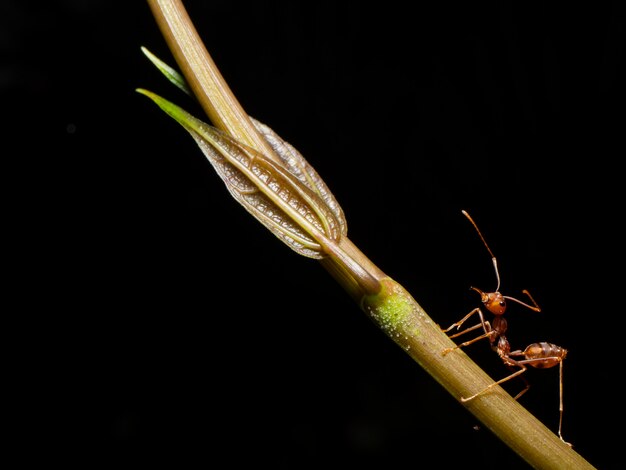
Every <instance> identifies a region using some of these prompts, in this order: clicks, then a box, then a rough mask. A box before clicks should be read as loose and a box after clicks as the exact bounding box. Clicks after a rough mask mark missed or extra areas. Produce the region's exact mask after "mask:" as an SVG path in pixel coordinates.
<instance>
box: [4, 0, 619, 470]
mask: <svg viewBox="0 0 626 470" xmlns="http://www.w3.org/2000/svg"><path fill="white" fill-rule="evenodd" d="M185 3H186V5H187V8H188V11H189V13H190V15H191V17H192V18H193V20H194V21H195V24H196V27H197V28H198V30H199V32H200V35H201V37H202V38H203V40H204V41H205V44H206V46H207V48H208V49H209V51H210V53H211V54H212V56H213V58H214V60H215V61H216V63H217V65H218V67H219V68H220V70H221V72H222V74H223V75H224V76H225V78H226V80H227V81H228V83H229V84H230V86H231V89H232V90H233V92H234V93H235V94H236V96H237V97H238V99H239V100H240V102H241V104H242V105H243V106H244V108H245V109H246V110H247V112H248V113H249V114H251V115H253V116H255V117H256V118H258V119H259V120H261V121H263V122H265V123H266V124H268V125H270V126H271V127H272V128H273V129H274V130H275V131H276V132H278V133H279V134H280V135H281V136H282V137H283V138H285V139H286V140H287V141H289V142H290V143H292V144H293V145H294V146H295V147H297V148H298V149H299V150H300V151H301V152H302V153H303V154H304V156H305V157H306V158H307V159H308V160H309V162H310V163H311V164H312V165H314V166H315V167H316V169H317V170H318V172H319V173H320V174H321V176H322V177H323V178H324V179H325V181H326V182H327V184H328V185H329V187H330V188H331V190H332V191H333V193H334V194H335V196H336V197H337V199H338V200H339V202H340V203H341V204H342V207H343V209H344V211H345V213H346V215H347V218H348V226H349V235H350V238H351V239H352V240H353V241H354V243H355V244H356V245H357V246H359V247H360V248H361V249H362V251H363V252H364V253H366V254H367V255H368V256H369V257H370V258H371V259H372V260H373V261H374V262H375V263H376V264H378V265H379V266H380V267H381V268H382V269H383V270H384V271H385V272H387V273H388V274H389V275H390V276H392V277H393V278H395V279H396V280H398V281H399V282H400V283H401V284H403V285H404V286H405V287H406V288H407V289H408V290H409V291H410V292H411V293H412V294H413V295H414V297H415V298H416V299H417V301H418V302H419V303H420V304H421V305H422V306H423V307H424V308H425V309H426V311H427V312H428V313H429V314H430V316H431V317H432V318H433V319H434V320H435V321H436V322H438V323H440V324H441V325H446V326H447V325H449V324H450V323H452V322H453V321H455V320H457V319H459V318H460V317H461V316H463V315H465V313H467V312H469V311H470V310H471V309H472V308H474V307H475V306H477V305H478V297H477V295H476V294H475V293H474V292H471V291H469V289H468V288H469V286H471V285H475V286H478V287H481V288H483V289H485V290H491V289H494V288H495V283H496V281H495V276H494V272H493V268H492V265H491V261H490V259H489V254H488V253H487V251H486V250H485V248H484V246H483V245H482V244H481V242H480V239H479V238H478V236H477V234H476V233H475V232H474V231H473V229H472V227H471V225H470V224H469V223H468V221H467V220H466V219H465V218H464V217H463V216H462V215H461V212H460V211H461V209H466V210H468V211H470V213H471V214H472V215H473V216H474V218H475V219H476V221H477V222H478V224H479V225H480V227H481V229H482V231H483V233H484V235H485V237H486V238H487V240H488V241H489V244H490V246H491V248H492V249H493V251H494V252H495V255H496V256H497V258H498V261H499V263H500V266H501V272H500V274H501V277H502V291H504V293H505V294H509V295H513V296H519V295H520V292H521V290H522V289H525V288H526V289H529V290H530V291H531V292H532V293H533V295H534V297H535V298H536V300H537V301H538V302H539V303H540V305H541V306H542V308H543V311H542V313H540V314H536V313H533V312H530V311H528V310H525V309H523V308H521V307H511V311H510V312H509V316H508V317H509V321H510V326H509V329H510V330H509V334H508V337H509V339H510V340H511V342H512V345H513V347H514V348H523V347H524V346H525V345H527V344H529V343H532V342H536V341H550V342H553V343H556V344H559V345H561V346H563V347H566V348H567V349H568V350H569V351H570V352H569V356H568V358H567V359H566V361H565V379H564V395H565V415H564V422H563V432H564V436H565V437H566V439H568V440H570V441H571V442H573V443H574V445H575V447H576V449H577V451H578V452H580V453H581V454H582V455H583V456H584V457H585V458H587V459H588V460H589V461H590V462H591V463H592V464H594V465H596V466H597V467H598V468H602V469H609V468H617V462H621V460H622V459H621V453H619V450H620V449H619V447H618V439H617V437H618V434H619V433H618V432H617V431H614V429H616V428H618V429H619V426H620V425H621V418H619V416H618V411H619V410H621V409H622V408H623V404H622V401H623V397H622V395H623V393H622V391H621V387H620V386H619V381H620V380H621V375H622V368H621V367H620V358H621V354H620V353H621V351H620V350H618V344H621V343H622V342H623V341H622V328H621V323H622V322H621V311H622V309H623V307H622V305H623V300H624V299H623V295H622V294H623V288H622V283H621V282H618V281H620V279H622V278H623V274H622V271H621V270H622V262H623V258H622V256H621V255H622V236H621V226H622V224H623V221H622V214H623V212H622V207H621V205H620V196H621V193H622V186H623V178H622V175H621V172H622V170H621V164H622V162H621V160H622V157H623V155H624V139H623V135H624V134H623V128H624V123H625V120H624V111H623V110H624V105H625V104H626V100H625V93H624V89H625V87H624V78H625V76H624V33H625V27H626V23H625V21H626V18H625V17H624V13H625V11H624V5H622V4H621V3H620V2H601V3H599V4H594V6H589V5H588V4H587V5H581V6H580V7H576V6H573V5H571V4H565V6H562V5H561V4H560V2H559V4H558V5H539V3H532V4H530V5H527V4H523V5H522V4H507V3H501V2H500V3H498V4H497V5H495V6H494V5H491V4H485V5H474V4H467V5H464V6H461V7H458V6H453V5H448V4H442V3H440V2H432V3H437V6H423V4H422V3H419V4H418V5H417V6H415V5H413V6H411V7H410V8H409V6H408V4H405V3H402V2H385V3H383V4H375V3H373V4H371V6H367V5H366V4H361V3H360V2H354V1H351V2H343V3H341V4H340V5H338V4H335V3H334V2H325V1H323V2H315V4H314V5H309V4H308V3H305V2H288V1H273V2H226V1H212V2H209V1H191V0H189V1H187V2H185ZM550 3H552V2H550ZM405 5H407V6H405ZM140 46H146V47H148V48H149V49H150V50H152V51H153V52H154V53H156V54H157V55H158V56H159V57H161V58H162V59H164V60H165V61H166V62H169V63H171V64H172V65H174V62H173V60H172V58H171V55H170V53H169V51H168V49H167V46H166V45H165V42H164V40H163V39H162V37H161V35H160V32H159V30H158V28H157V26H156V24H155V22H154V19H153V17H152V15H151V13H150V10H149V8H148V6H147V4H146V3H145V2H108V1H102V0H101V1H89V2H82V1H69V0H65V1H57V2H28V1H27V2H17V1H13V2H6V1H5V2H2V4H1V6H0V48H1V54H2V61H1V63H0V90H1V100H2V101H1V102H2V105H3V106H2V109H3V113H2V120H3V122H2V142H3V146H2V165H3V170H4V171H3V175H2V176H3V178H2V179H3V180H6V181H5V182H6V183H7V184H5V187H6V188H8V192H7V195H6V197H5V208H6V209H7V213H8V215H10V217H9V218H6V219H5V221H6V225H5V231H6V233H7V234H8V235H9V237H8V238H9V241H7V242H5V243H6V245H5V249H6V253H7V259H10V260H11V261H13V260H14V262H13V263H7V264H5V267H6V268H7V269H6V275H7V277H8V278H9V282H7V283H6V284H5V287H6V291H5V292H6V294H8V295H7V296H6V299H7V300H9V302H7V303H6V304H5V305H6V306H5V314H4V315H3V318H4V320H5V321H4V322H3V324H4V327H3V335H2V336H3V338H4V340H3V342H4V345H5V348H3V349H4V352H5V353H4V357H3V361H2V364H3V369H4V370H5V371H6V373H5V374H4V381H3V382H4V383H3V389H5V391H6V390H8V391H11V392H12V393H11V394H10V395H11V397H12V398H11V399H9V400H5V411H6V412H7V414H9V413H10V415H11V416H15V419H14V420H10V421H7V426H8V427H9V431H10V433H11V434H12V436H13V438H12V441H11V442H10V443H9V444H10V447H11V448H13V449H15V450H16V451H17V452H18V454H19V456H20V458H21V459H22V460H23V461H25V462H30V461H34V460H38V459H43V460H44V461H46V462H47V463H59V464H63V465H64V466H65V468H70V467H71V468H78V467H80V468H94V467H96V466H98V465H100V464H102V465H103V466H106V467H108V468H111V467H115V468H131V467H132V468H137V467H148V466H153V465H156V464H166V465H168V466H170V467H176V468H181V467H186V466H189V465H190V464H191V462H194V466H202V467H226V468H230V467H233V466H236V465H237V464H248V465H257V464H258V465H262V466H270V467H271V468H289V469H292V468H293V469H302V468H320V467H329V466H335V465H336V466H343V467H348V468H363V469H365V468H375V467H380V466H381V465H385V468H405V467H403V466H405V465H411V466H418V467H419V466H422V465H421V464H420V462H421V459H422V458H426V459H428V460H429V461H430V460H432V459H437V460H440V461H439V463H438V464H437V465H436V466H437V468H477V467H480V468H484V469H490V468H493V469H495V468H509V469H512V468H526V464H525V463H524V462H522V461H521V460H520V459H519V458H518V457H517V456H516V455H515V454H513V453H512V452H511V451H510V450H509V449H508V448H506V447H505V446H504V445H503V444H501V443H500V441H498V440H497V439H495V438H494V437H493V436H492V435H491V434H490V432H489V431H488V430H486V429H482V428H480V426H478V423H476V421H475V420H474V418H473V417H472V416H471V415H470V414H469V413H468V412H467V411H466V410H465V409H464V408H463V407H462V406H461V405H460V404H458V403H456V402H455V401H454V400H453V399H452V398H451V397H450V396H449V395H448V394H447V393H446V392H445V391H444V390H443V389H442V388H441V387H440V386H439V385H438V384H437V383H435V382H434V380H432V378H431V377H430V376H428V375H427V374H426V373H425V372H424V371H422V369H420V367H419V366H418V365H417V364H416V363H415V362H413V361H412V360H411V359H410V358H409V357H408V356H407V355H405V354H404V353H403V352H402V351H401V350H400V349H399V348H398V347H397V346H396V345H395V344H394V343H393V342H392V341H390V340H389V339H388V338H387V337H385V336H384V335H383V333H381V332H380V331H379V330H378V329H377V328H376V327H375V326H374V325H373V324H371V323H370V321H369V320H368V319H367V318H366V316H365V315H364V314H363V313H362V312H361V311H360V310H359V308H358V306H356V305H355V304H354V303H353V302H352V301H351V300H350V298H349V297H348V296H347V295H346V294H345V292H344V291H343V290H342V289H341V288H340V287H339V286H338V285H337V284H336V283H335V282H334V281H333V279H332V278H331V277H330V276H329V275H328V274H327V272H326V271H325V270H324V269H323V268H322V267H321V266H320V265H319V264H318V263H317V262H315V261H313V260H310V259H306V258H302V257H299V256H297V255H295V254H294V253H293V252H292V251H291V250H290V249H289V248H287V247H286V246H285V245H283V244H282V243H281V242H280V241H279V240H278V239H277V238H275V237H273V236H272V235H271V234H269V232H267V231H266V230H265V229H264V228H263V227H262V226H261V225H260V224H258V223H257V222H256V221H255V220H253V219H252V218H251V217H250V216H249V215H248V214H247V212H245V211H244V210H243V209H242V208H241V207H239V206H238V204H237V203H236V202H235V201H234V200H232V199H231V198H230V197H229V195H228V193H227V191H225V189H224V186H223V184H222V183H221V181H220V180H219V179H218V177H217V176H216V175H215V174H214V173H213V171H212V168H211V167H210V166H209V164H208V163H207V162H206V160H205V159H204V157H203V156H202V154H201V153H200V151H199V150H198V149H197V148H196V146H195V144H194V143H193V141H192V140H191V139H190V138H189V137H188V135H187V134H186V133H185V132H184V131H183V130H182V128H180V127H179V126H178V125H177V124H175V123H174V122H173V121H172V120H170V119H169V118H168V117H167V116H165V115H164V114H163V113H161V112H160V111H159V110H158V109H157V108H156V107H155V106H154V105H153V104H152V103H151V102H150V101H149V100H147V99H146V98H145V97H143V96H141V95H139V94H137V93H136V92H135V91H134V90H135V88H137V87H144V88H148V89H151V90H153V91H155V92H157V93H159V94H161V95H163V96H165V97H167V98H169V99H171V100H172V101H174V102H177V103H179V104H180V105H182V106H183V107H185V108H187V109H188V110H190V111H191V112H193V113H195V114H196V115H200V111H199V110H198V108H197V106H196V105H195V104H194V103H193V102H192V101H191V100H190V99H188V98H187V97H185V96H184V95H183V94H182V93H180V92H179V91H178V90H177V89H175V88H174V87H172V86H171V85H170V84H169V83H168V82H167V81H166V80H165V79H164V78H162V76H161V75H160V74H159V72H158V71H157V70H156V69H155V68H154V67H153V66H152V65H151V64H150V63H149V62H148V60H147V59H146V58H145V57H144V56H143V55H142V53H141V51H140ZM468 353H469V354H470V355H471V356H472V357H474V358H475V359H476V361H477V362H478V363H479V364H481V365H482V366H484V367H485V369H486V370H487V371H488V372H489V373H490V374H492V376H493V377H494V378H499V377H503V376H504V374H506V373H507V371H506V369H505V368H504V366H503V365H502V364H501V362H500V361H499V360H498V358H497V356H496V355H495V354H494V353H493V352H491V351H490V350H489V348H488V346H487V344H481V343H477V344H475V345H473V346H472V347H471V348H468ZM527 377H528V380H529V381H530V383H531V385H532V386H531V389H530V391H529V392H528V393H527V394H526V395H525V396H524V397H523V398H522V399H521V401H522V403H523V404H524V405H525V406H526V407H527V408H528V409H529V410H530V411H531V412H533V413H534V414H536V415H537V416H538V417H539V418H540V419H541V420H542V421H543V422H544V423H546V425H547V426H549V427H550V428H551V429H554V430H556V427H557V424H558V370H557V369H549V370H543V371H541V370H531V371H529V372H528V373H527ZM520 385H521V383H510V390H511V392H512V393H513V392H515V391H516V390H517V388H516V387H519V386H520ZM223 462H227V464H224V463H223Z"/></svg>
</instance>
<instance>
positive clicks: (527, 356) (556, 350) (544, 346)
mask: <svg viewBox="0 0 626 470" xmlns="http://www.w3.org/2000/svg"><path fill="white" fill-rule="evenodd" d="M461 212H462V213H463V215H464V216H465V217H467V218H468V220H469V221H470V222H471V223H472V225H473V226H474V228H475V229H476V232H478V235H479V236H480V239H481V240H482V242H483V244H484V245H485V247H486V248H487V251H488V252H489V254H490V255H491V260H492V262H493V267H494V269H495V271H496V279H497V281H498V284H497V286H496V290H495V291H494V292H483V291H482V290H480V289H478V288H476V287H470V289H471V290H475V291H476V292H478V294H480V299H481V301H482V303H483V305H484V306H485V308H486V309H487V310H489V311H490V312H491V313H493V315H494V318H493V320H492V324H491V323H489V321H487V320H485V319H484V317H483V312H482V310H481V309H480V308H478V307H477V308H475V309H473V310H472V311H471V312H470V313H468V314H467V315H466V316H465V317H463V318H462V319H461V320H459V321H458V322H456V323H453V324H452V325H450V327H449V328H447V329H445V330H443V331H444V332H445V333H448V332H449V331H450V330H453V329H455V328H456V329H457V330H459V329H460V328H461V326H462V325H463V324H464V323H465V322H466V321H467V320H468V319H470V318H471V317H472V316H473V315H475V314H478V317H479V318H480V323H478V324H476V325H474V326H471V327H469V328H466V329H465V330H462V331H459V332H457V333H455V334H453V335H450V338H456V337H458V336H461V335H463V334H465V333H469V332H470V331H474V330H476V329H478V328H481V327H482V329H483V334H481V335H479V336H477V337H476V338H474V339H471V340H469V341H465V342H464V343H461V344H458V345H457V346H455V347H453V348H446V349H444V350H443V354H444V355H446V354H448V353H449V352H451V351H453V350H455V349H458V348H462V347H465V346H468V345H470V344H472V343H475V342H476V341H479V340H481V339H484V338H489V342H490V345H491V348H492V349H493V350H494V351H495V352H496V353H497V354H498V356H499V357H500V359H502V362H504V364H505V365H506V366H507V367H509V368H510V369H511V370H513V368H515V367H519V370H517V371H515V372H513V373H512V374H511V375H508V376H507V377H505V378H503V379H500V380H498V381H497V382H494V383H492V384H491V385H489V386H487V387H486V388H484V389H483V390H481V391H479V392H477V393H475V394H474V395H472V396H470V397H467V398H461V401H462V402H467V401H470V400H473V399H474V398H476V397H477V396H479V395H482V394H483V393H485V392H487V391H488V390H490V389H491V388H492V387H495V386H496V385H500V384H502V383H504V382H506V381H508V380H511V379H512V378H514V377H517V376H520V375H521V374H522V373H524V372H525V371H526V369H527V367H526V366H532V367H536V368H538V369H548V368H550V367H554V366H556V365H557V364H558V365H559V378H560V384H559V398H560V403H559V437H560V438H561V440H562V441H563V442H565V443H566V444H568V445H570V446H571V444H570V443H568V442H566V441H565V440H564V439H563V436H562V435H561V425H562V422H563V360H564V359H565V357H566V356H567V350H566V349H565V348H562V347H561V346H557V345H556V344H552V343H547V342H540V343H533V344H531V345H529V346H528V347H527V348H526V349H524V350H523V351H522V350H516V351H511V346H510V344H509V341H508V339H507V338H506V336H505V333H506V330H507V321H506V319H505V318H504V312H506V307H507V304H506V301H507V300H512V301H514V302H517V303H518V304H521V305H523V306H524V307H527V308H529V309H530V310H533V311H535V312H540V311H541V309H540V308H539V305H537V302H535V299H533V298H532V296H531V295H530V292H528V291H527V290H526V289H524V290H523V291H522V292H523V293H524V294H526V295H527V296H528V298H529V299H530V300H531V302H532V303H533V305H529V304H527V303H525V302H522V301H521V300H518V299H516V298H514V297H509V296H506V295H502V294H501V293H500V274H499V272H498V262H497V261H496V257H495V256H494V254H493V252H492V251H491V249H490V248H489V245H487V242H486V241H485V238H484V237H483V235H482V233H481V232H480V230H479V229H478V226H477V225H476V223H475V222H474V220H473V219H472V218H471V217H470V215H469V214H468V213H467V212H466V211H464V210H463V211H461ZM518 357H523V358H524V359H514V358H518ZM520 378H521V379H523V380H524V382H525V384H526V387H525V388H524V389H523V390H522V391H521V392H519V393H518V394H517V395H516V396H515V400H517V399H518V398H519V397H521V396H522V395H523V394H524V393H525V392H526V391H527V390H528V389H529V388H530V384H529V383H528V381H527V380H526V379H525V378H524V377H523V376H522V377H520Z"/></svg>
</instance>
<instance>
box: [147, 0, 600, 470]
mask: <svg viewBox="0 0 626 470" xmlns="http://www.w3.org/2000/svg"><path fill="white" fill-rule="evenodd" d="M147 1H148V4H149V5H150V8H151V10H152V12H153V14H154V16H155V18H156V20H157V23H158V24H159V27H160V28H161V31H162V33H163V36H164V37H165V39H166V41H167V43H168V45H169V47H170V49H171V51H172V53H173V55H174V57H175V58H176V61H177V62H178V65H179V66H180V67H181V69H182V72H183V74H184V75H185V78H186V79H187V81H188V82H189V84H190V86H191V88H192V90H193V92H194V94H195V95H196V98H197V99H198V100H199V101H200V103H201V104H202V106H203V108H204V110H205V111H206V113H207V115H208V116H209V119H210V120H211V121H212V123H213V124H214V125H215V126H216V127H218V128H220V129H222V130H225V131H227V132H228V133H230V134H231V135H232V136H233V137H235V138H236V139H237V140H239V141H241V142H243V143H246V144H248V145H250V146H251V147H253V148H255V149H257V150H259V151H260V152H262V153H264V154H265V155H268V156H273V155H274V154H273V151H272V150H271V148H269V145H268V144H267V143H266V142H265V140H264V139H263V138H262V137H261V136H260V135H259V133H258V132H257V131H256V129H255V128H254V126H253V125H252V123H251V121H250V119H249V118H248V115H247V114H246V113H245V112H244V110H243V109H242V108H241V106H240V105H239V103H238V102H237V100H236V98H235V96H234V95H233V94H232V92H231V91H230V89H229V88H228V86H227V84H226V83H225V81H224V79H223V77H222V76H221V74H220V73H219V71H218V69H217V67H216V65H215V64H214V62H213V60H212V59H211V57H210V55H209V53H208V52H207V51H206V49H205V48H204V45H203V43H202V41H201V39H200V38H199V37H198V34H197V32H196V30H195V28H194V27H193V24H192V22H191V20H190V18H189V16H188V15H187V13H186V11H185V9H184V7H183V4H182V2H181V1H180V0H147ZM272 158H274V157H272ZM340 248H341V249H342V250H343V252H344V253H346V254H347V255H348V256H350V257H351V258H352V260H353V261H354V263H355V264H357V265H358V266H359V267H360V268H362V269H364V270H365V271H366V272H367V278H368V279H369V281H366V282H364V281H363V280H362V279H359V274H358V273H356V272H350V266H351V265H352V263H345V262H344V263H342V264H341V265H339V264H337V263H336V262H333V260H332V258H328V259H326V260H324V261H323V262H322V264H323V265H324V267H326V268H327V269H328V271H329V272H330V274H331V275H333V277H334V278H335V279H336V280H337V282H338V283H339V284H340V285H341V286H342V287H343V288H344V289H345V290H346V291H347V292H348V293H349V294H350V295H351V296H352V298H353V299H354V300H355V301H357V303H358V304H359V306H360V307H361V309H362V310H363V311H364V312H365V313H366V314H367V315H368V316H369V317H370V318H371V319H372V320H373V321H374V323H375V324H376V325H377V326H378V327H379V328H380V329H381V330H383V331H384V332H385V334H387V336H388V337H389V338H390V339H392V340H393V341H394V342H395V343H396V344H397V345H398V346H400V347H401V348H402V349H403V350H404V351H405V352H406V353H407V354H408V355H409V356H410V357H411V358H413V359H414V360H415V361H416V362H417V363H418V364H419V365H420V366H421V367H423V368H424V369H425V370H426V371H427V372H428V373H429V374H430V375H431V376H432V377H433V378H434V379H435V380H436V381H437V382H439V383H440V384H441V385H442V386H443V387H444V388H445V389H446V390H447V391H448V392H449V393H450V394H451V395H452V396H454V397H455V398H456V399H457V400H458V401H459V402H462V398H463V397H468V396H472V395H474V394H475V393H476V392H477V391H480V390H483V389H484V388H486V387H487V386H489V385H490V384H493V380H492V379H491V378H490V377H489V376H488V375H487V374H486V373H485V372H484V371H483V370H482V369H481V368H480V367H479V366H478V365H476V363H474V362H473V361H472V360H471V359H470V358H469V357H468V356H467V355H466V354H465V353H464V352H463V351H462V350H461V349H455V350H454V351H453V352H451V353H450V354H446V355H444V354H443V353H442V352H443V351H444V350H445V349H449V348H454V346H455V344H454V343H453V342H452V340H451V339H450V338H449V337H448V336H447V335H446V334H445V333H444V332H443V331H442V330H441V328H440V327H439V326H438V325H437V324H436V323H435V322H434V321H433V320H432V319H431V318H430V317H429V316H428V314H427V313H426V312H425V311H424V310H423V309H422V308H421V307H420V305H419V304H418V303H417V302H416V301H415V299H413V297H412V296H411V295H410V294H409V293H408V292H407V291H406V290H405V289H404V288H403V287H402V286H401V285H400V284H398V283H397V282H395V281H394V280H393V279H390V278H389V277H387V276H386V275H385V274H384V273H383V272H382V271H381V270H380V269H379V268H378V267H376V265H374V263H372V262H371V261H370V260H369V259H368V258H367V257H366V256H365V255H364V254H363V253H361V252H360V250H358V248H357V247H356V246H354V245H353V244H352V243H351V242H350V240H349V239H347V238H344V239H342V242H341V245H340ZM372 280H374V281H375V282H372ZM462 404H463V406H465V407H466V408H467V409H468V410H469V411H470V412H471V413H472V414H473V415H474V416H475V417H476V418H477V419H478V420H479V421H481V422H482V423H483V424H484V425H485V427H487V428H489V429H490V430H491V431H492V432H493V433H494V434H495V435H497V436H498V437H499V438H500V439H501V440H502V441H503V442H504V443H505V444H507V445H508V446H509V447H510V448H511V449H512V450H513V451H515V452H516V453H517V454H518V455H520V456H521V457H522V458H523V459H524V460H526V462H528V463H529V464H530V465H531V466H532V467H534V468H537V469H550V470H551V469H554V470H561V469H563V468H567V469H571V470H575V469H593V468H594V467H593V466H592V465H591V464H590V463H589V462H587V461H586V460H585V459H584V458H583V457H582V456H580V455H579V454H578V453H577V452H576V451H574V450H573V449H572V448H571V447H569V446H568V445H567V444H565V443H564V442H563V441H562V440H561V439H559V437H558V436H556V434H554V433H553V432H552V431H550V430H549V429H548V428H547V427H546V426H544V425H543V424H542V423H541V422H540V421H538V420H537V419H536V418H535V417H534V416H533V415H532V414H530V413H529V412H528V411H527V410H526V409H525V408H523V407H522V406H521V405H520V404H519V403H518V402H517V401H516V400H515V399H513V398H512V397H511V396H510V395H509V394H508V393H506V392H505V391H504V390H503V389H502V388H501V387H499V386H494V387H492V389H491V391H490V392H489V393H485V394H481V395H480V396H478V397H476V398H475V399H473V400H470V401H467V402H464V403H463V402H462Z"/></svg>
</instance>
